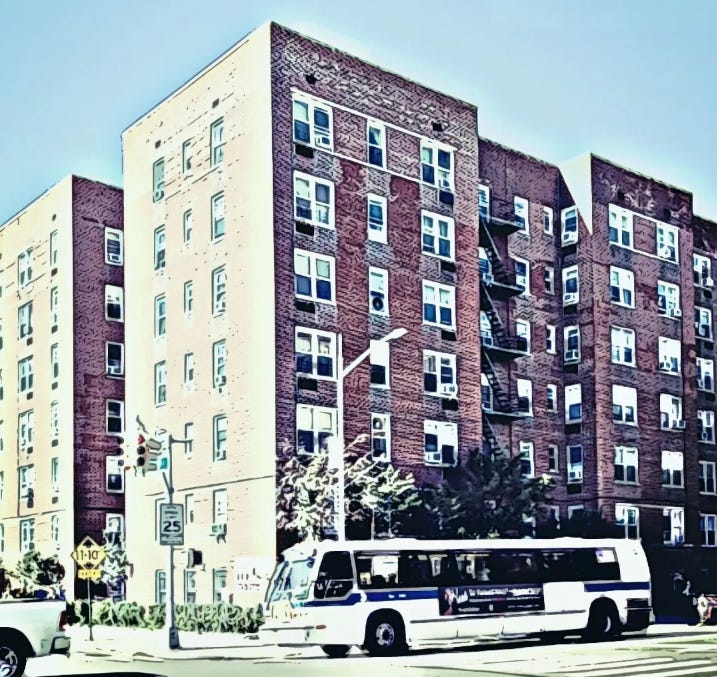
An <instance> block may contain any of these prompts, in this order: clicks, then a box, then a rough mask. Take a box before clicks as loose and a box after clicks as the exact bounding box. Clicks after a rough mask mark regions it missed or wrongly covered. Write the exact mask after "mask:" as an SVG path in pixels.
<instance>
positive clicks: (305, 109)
mask: <svg viewBox="0 0 717 677" xmlns="http://www.w3.org/2000/svg"><path fill="white" fill-rule="evenodd" d="M299 109H301V110H302V113H305V115H303V114H302V115H297V113H298V111H299ZM317 113H321V114H323V115H325V116H326V121H327V123H328V126H327V125H326V124H321V122H322V121H318V122H317V119H316V117H317V116H316V114H317ZM298 126H302V128H303V126H305V127H306V131H307V133H308V137H309V138H308V139H306V138H302V136H303V135H301V134H297V127H298ZM291 131H292V137H293V140H294V142H295V143H300V144H303V145H305V146H311V147H313V148H321V149H322V150H328V151H331V150H333V148H334V114H333V109H332V108H331V107H330V106H327V105H326V104H325V103H320V102H318V101H315V100H314V99H311V98H309V97H307V96H304V95H301V94H294V97H293V100H292V103H291Z"/></svg>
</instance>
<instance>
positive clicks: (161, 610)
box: [68, 600, 264, 633]
mask: <svg viewBox="0 0 717 677" xmlns="http://www.w3.org/2000/svg"><path fill="white" fill-rule="evenodd" d="M68 609H69V611H70V615H71V616H72V621H73V622H74V623H77V624H79V625H87V620H88V619H87V602H86V601H83V600H76V601H75V602H68ZM164 621H165V606H164V604H153V605H151V606H150V607H148V608H145V607H143V606H142V605H140V604H137V602H113V601H111V600H99V601H95V602H92V625H106V626H110V627H119V628H146V629H148V630H156V629H158V628H163V627H164ZM175 622H176V624H177V629H178V630H188V631H192V632H232V633H254V632H256V631H257V630H258V629H259V627H260V626H261V625H262V624H263V623H264V613H263V611H262V608H261V605H259V606H256V607H246V608H243V607H239V606H234V605H233V604H227V603H226V602H215V603H214V604H178V605H177V606H176V607H175Z"/></svg>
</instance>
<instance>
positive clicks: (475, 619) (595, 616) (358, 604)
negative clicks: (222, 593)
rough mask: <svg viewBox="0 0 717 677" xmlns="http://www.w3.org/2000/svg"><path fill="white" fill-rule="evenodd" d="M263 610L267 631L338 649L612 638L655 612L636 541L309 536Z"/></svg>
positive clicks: (280, 571)
mask: <svg viewBox="0 0 717 677" xmlns="http://www.w3.org/2000/svg"><path fill="white" fill-rule="evenodd" d="M264 610H265V614H266V624H265V626H264V627H263V628H262V633H263V634H265V636H268V637H269V638H270V639H273V641H275V642H276V643H278V644H285V645H286V644H290V645H298V646H310V645H314V646H320V647H321V648H322V649H323V650H324V652H325V653H326V654H327V655H328V656H331V657H342V656H345V655H346V654H347V653H348V652H349V650H350V648H351V647H352V646H358V647H360V648H362V649H363V650H364V651H366V652H367V653H368V654H370V655H391V654H395V653H400V652H403V651H406V650H407V649H409V648H418V647H423V648H425V647H439V646H441V645H449V644H451V645H455V644H464V643H465V644H470V643H476V642H477V641H479V640H480V639H481V638H501V637H507V636H512V635H533V636H539V637H541V638H544V639H547V638H550V639H559V638H561V637H563V636H565V635H567V634H571V633H579V634H581V635H582V636H583V637H585V638H588V639H593V640H601V639H611V638H615V637H617V636H618V635H619V634H620V633H621V632H622V631H628V630H644V629H645V628H647V627H648V625H649V624H650V623H651V622H652V620H653V619H654V616H653V614H652V606H651V590H650V572H649V569H648V565H647V560H646V558H645V553H644V552H643V550H642V547H641V545H640V543H639V542H637V541H634V540H627V539H625V540H619V539H609V540H608V539H601V540H587V539H579V538H556V539H549V540H548V539H515V540H508V539H486V540H460V541H459V540H454V541H424V540H416V539H392V540H380V541H344V542H339V541H321V542H312V543H309V542H305V543H299V544H297V545H295V546H293V547H292V548H289V549H288V550H286V551H285V552H284V553H283V554H282V556H281V557H280V558H279V563H278V564H277V566H276V569H275V571H274V574H273V576H272V578H271V580H270V582H269V586H268V589H267V592H266V597H265V602H264Z"/></svg>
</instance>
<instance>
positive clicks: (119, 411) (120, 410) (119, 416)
mask: <svg viewBox="0 0 717 677" xmlns="http://www.w3.org/2000/svg"><path fill="white" fill-rule="evenodd" d="M112 408H114V409H116V411H110V410H111V409H112ZM110 420H118V421H119V424H120V427H119V430H111V429H110ZM124 426H125V421H124V402H123V401H122V400H114V399H107V400H105V432H106V433H107V434H108V435H121V434H122V433H124Z"/></svg>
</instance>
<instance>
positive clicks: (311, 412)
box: [296, 404, 336, 454]
mask: <svg viewBox="0 0 717 677" xmlns="http://www.w3.org/2000/svg"><path fill="white" fill-rule="evenodd" d="M332 435H336V410H335V409H328V408H326V407H314V406H309V405H305V404H299V405H297V407H296V448H297V450H298V453H299V454H313V453H314V452H316V451H328V438H329V437H331V436H332Z"/></svg>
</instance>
